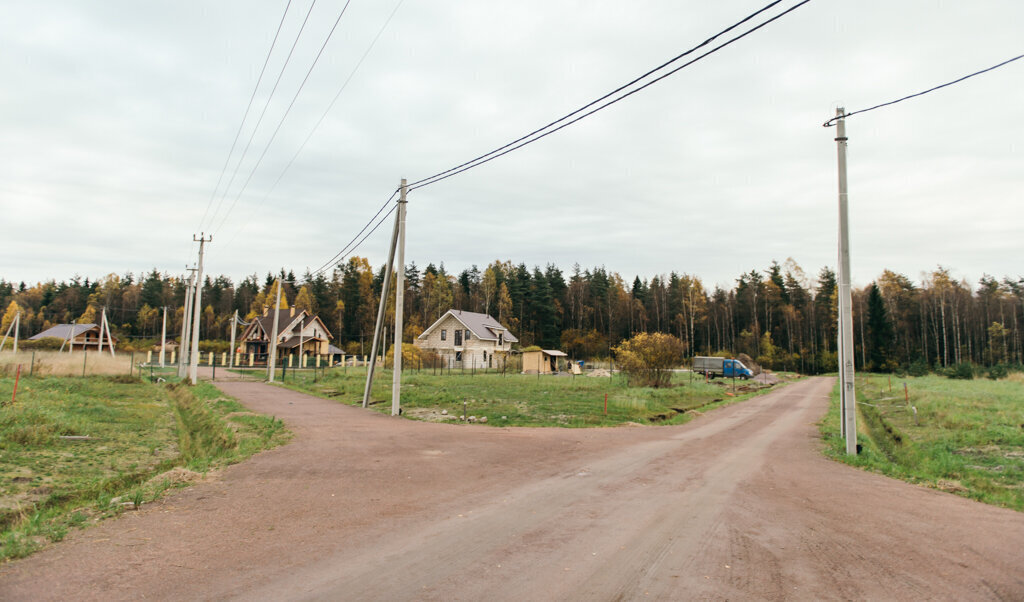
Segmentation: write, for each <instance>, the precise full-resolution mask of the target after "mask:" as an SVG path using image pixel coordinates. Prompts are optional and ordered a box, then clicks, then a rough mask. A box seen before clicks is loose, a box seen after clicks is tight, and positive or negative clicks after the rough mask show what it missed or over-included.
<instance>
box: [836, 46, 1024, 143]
mask: <svg viewBox="0 0 1024 602" xmlns="http://www.w3.org/2000/svg"><path fill="white" fill-rule="evenodd" d="M1021 58H1024V54H1022V55H1019V56H1015V57H1013V58H1012V59H1008V60H1005V61H1003V62H1001V63H999V64H998V65H992V66H991V67H989V68H987V69H982V70H981V71H975V72H974V73H971V74H970V75H965V76H963V77H961V78H958V79H954V80H953V81H951V82H946V83H944V84H942V85H941V86H935V87H934V88H929V89H927V90H925V91H924V92H918V93H917V94H911V95H910V96H904V97H903V98H897V99H896V100H890V101H889V102H883V103H882V104H880V105H875V106H873V107H869V108H867V109H861V110H859V111H851V112H849V113H844V114H842V115H836V116H835V117H833V118H832V119H829V120H828V121H826V122H825V123H823V124H822V127H832V126H833V125H835V122H836V121H837V120H839V119H843V118H845V117H849V116H851V115H856V114H858V113H867V112H868V111H874V110H875V109H880V108H882V107H887V106H889V105H894V104H896V103H898V102H903V101H904V100H909V99H911V98H916V97H918V96H923V95H925V94H927V93H929V92H934V91H935V90H939V89H942V88H945V87H946V86H952V85H953V84H956V83H960V82H962V81H964V80H965V79H969V78H972V77H974V76H975V75H981V74H982V73H987V72H989V71H992V70H993V69H998V68H1000V67H1002V66H1003V65H1008V64H1010V63H1012V62H1013V61H1016V60H1017V59H1021Z"/></svg>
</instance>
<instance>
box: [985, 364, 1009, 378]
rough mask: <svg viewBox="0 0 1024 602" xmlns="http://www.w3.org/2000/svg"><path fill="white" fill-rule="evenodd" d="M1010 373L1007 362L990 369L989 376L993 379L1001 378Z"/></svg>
mask: <svg viewBox="0 0 1024 602" xmlns="http://www.w3.org/2000/svg"><path fill="white" fill-rule="evenodd" d="M1009 374H1010V371H1009V370H1008V369H1007V368H1006V364H996V365H995V366H992V367H991V368H989V369H988V377H989V378H991V379H992V380H999V379H1000V378H1006V377H1007V375H1009Z"/></svg>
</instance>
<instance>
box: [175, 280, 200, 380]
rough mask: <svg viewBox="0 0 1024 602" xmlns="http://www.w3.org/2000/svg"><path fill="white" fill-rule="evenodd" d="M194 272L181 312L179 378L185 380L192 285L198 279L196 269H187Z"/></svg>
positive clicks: (186, 290) (187, 286)
mask: <svg viewBox="0 0 1024 602" xmlns="http://www.w3.org/2000/svg"><path fill="white" fill-rule="evenodd" d="M185 269H186V270H188V271H190V272H192V273H191V274H189V277H188V284H187V285H186V286H185V299H184V304H183V307H182V311H181V342H180V343H179V344H178V378H185V365H186V363H187V358H188V351H187V349H188V338H189V337H188V335H189V332H190V328H189V326H190V325H191V323H192V322H191V320H189V313H190V312H191V309H192V285H193V283H194V282H195V279H196V269H195V268H185Z"/></svg>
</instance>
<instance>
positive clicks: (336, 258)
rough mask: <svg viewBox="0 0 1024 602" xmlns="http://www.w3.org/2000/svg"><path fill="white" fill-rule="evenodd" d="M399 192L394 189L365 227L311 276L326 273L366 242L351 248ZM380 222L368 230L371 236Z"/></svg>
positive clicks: (392, 208)
mask: <svg viewBox="0 0 1024 602" xmlns="http://www.w3.org/2000/svg"><path fill="white" fill-rule="evenodd" d="M399 190H400V189H395V191H394V192H392V193H391V196H390V197H388V200H386V201H384V204H383V205H381V206H380V209H378V210H377V213H375V214H374V215H373V217H371V218H370V219H369V221H367V222H366V225H365V226H363V228H362V229H361V230H360V231H359V232H357V233H356V235H355V236H353V237H352V240H350V241H349V242H348V244H347V245H345V246H344V247H342V249H341V250H340V251H338V252H337V253H335V255H334V257H331V258H330V259H328V260H327V261H325V262H324V263H323V265H321V266H320V267H319V268H317V269H316V270H314V272H313V274H314V275H317V274H322V273H324V271H326V270H327V268H328V267H329V266H331V265H335V264H337V263H338V262H340V261H342V260H343V259H344V258H345V257H347V255H346V253H349V254H351V253H352V252H353V251H355V250H356V249H357V248H358V247H359V245H361V244H363V240H366V238H365V237H364V238H363V240H360V241H359V243H358V244H356V245H355V246H354V247H353V246H352V244H353V243H355V242H356V239H357V238H359V235H360V234H362V233H363V232H365V231H366V229H367V228H369V227H370V224H372V223H373V220H375V219H377V216H379V215H380V213H381V211H384V208H385V207H387V206H388V204H390V203H391V201H393V200H395V197H396V196H397V195H398V192H399ZM397 206H398V205H392V206H391V210H390V211H388V212H387V214H386V215H385V216H384V218H383V219H382V220H381V222H383V221H384V219H387V216H388V215H391V213H392V212H394V210H395V207H397ZM381 222H378V223H377V225H376V226H374V227H373V230H370V234H372V233H373V232H374V230H376V229H377V228H378V227H380V224H381ZM350 247H351V248H350Z"/></svg>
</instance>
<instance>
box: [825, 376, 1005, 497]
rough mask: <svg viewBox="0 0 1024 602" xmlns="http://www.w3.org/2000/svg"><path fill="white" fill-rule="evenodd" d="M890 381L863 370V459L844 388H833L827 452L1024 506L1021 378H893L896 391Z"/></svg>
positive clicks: (957, 490)
mask: <svg viewBox="0 0 1024 602" xmlns="http://www.w3.org/2000/svg"><path fill="white" fill-rule="evenodd" d="M1011 376H1012V375H1011ZM889 382H890V381H889V376H888V375H874V374H868V375H858V378H857V401H858V414H857V415H858V431H859V432H858V435H857V440H858V443H859V444H860V445H861V453H860V454H859V455H857V456H856V457H849V456H846V454H845V446H844V444H843V441H842V439H841V438H840V436H839V393H838V389H836V390H835V391H833V394H832V404H831V407H830V409H829V412H828V414H827V415H826V417H825V419H824V420H823V421H822V423H821V431H822V434H823V436H824V438H825V441H826V442H827V444H828V445H827V447H826V453H827V454H828V455H830V456H832V457H834V458H836V459H838V460H841V461H844V462H847V463H849V464H853V465H855V466H860V467H863V468H866V469H869V470H874V471H877V472H881V473H882V474H885V475H888V476H891V477H895V478H898V479H903V480H905V481H908V482H911V483H919V484H923V485H926V486H929V487H934V488H936V489H942V490H944V491H949V492H951V493H956V494H958V495H962V496H965V497H969V498H971V499H975V500H978V501H981V502H985V503H987V504H993V505H996V506H1003V507H1006V508H1013V509H1014V510H1018V511H1020V510H1024V385H1022V383H1021V382H1020V381H1019V380H1017V379H1013V378H1006V379H1001V380H987V379H986V380H951V379H948V378H945V377H942V376H936V375H931V376H922V377H906V378H901V379H895V378H894V379H892V391H891V392H890V391H889ZM904 382H905V383H906V384H907V390H908V392H909V402H908V401H905V398H904V391H903V383H904ZM914 408H916V409H917V416H916V418H915V415H914V411H913V410H914Z"/></svg>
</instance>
